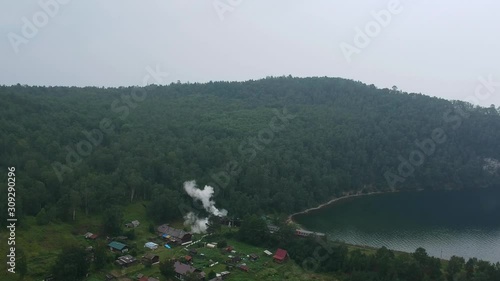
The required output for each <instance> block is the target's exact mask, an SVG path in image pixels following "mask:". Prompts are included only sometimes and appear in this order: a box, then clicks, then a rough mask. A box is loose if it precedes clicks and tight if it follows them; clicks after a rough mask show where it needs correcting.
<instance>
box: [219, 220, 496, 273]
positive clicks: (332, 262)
mask: <svg viewBox="0 0 500 281" xmlns="http://www.w3.org/2000/svg"><path fill="white" fill-rule="evenodd" d="M278 225H279V226H280V229H279V231H277V232H275V233H273V234H271V233H270V232H269V231H268V229H267V224H266V222H265V221H264V220H262V219H261V218H259V217H257V216H250V217H247V218H245V220H244V221H243V223H242V226H241V228H240V229H239V231H238V233H237V235H236V237H235V238H237V239H239V240H241V241H242V242H245V243H249V244H252V245H254V246H260V247H269V248H272V249H274V248H277V247H279V248H283V249H286V250H287V251H288V253H289V255H290V258H291V259H293V261H294V262H296V263H297V264H298V265H300V266H301V268H302V270H304V271H309V272H317V273H318V272H319V273H322V272H324V273H333V274H334V275H335V276H336V277H338V278H339V279H340V280H346V281H375V280H376V281H424V280H429V281H431V280H432V281H445V280H446V281H479V280H481V281H493V280H500V263H498V262H497V263H496V264H492V263H490V262H487V261H482V260H477V259H476V258H471V259H469V260H467V261H465V259H464V258H461V257H456V256H453V257H451V259H450V260H449V261H447V262H444V261H441V260H440V259H438V258H435V257H431V256H429V255H428V254H427V252H426V250H425V249H423V248H418V249H416V250H415V252H414V253H411V254H410V253H395V252H393V251H391V250H389V249H387V248H385V247H382V248H380V249H378V250H376V251H375V252H373V253H370V252H369V253H367V251H364V250H360V249H354V250H349V249H348V247H347V246H346V245H345V244H342V243H337V242H331V241H327V240H326V239H324V238H312V237H308V238H299V237H295V236H294V234H293V229H291V227H290V226H289V225H287V224H278ZM227 235H231V234H227Z"/></svg>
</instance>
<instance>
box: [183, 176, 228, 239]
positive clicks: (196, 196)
mask: <svg viewBox="0 0 500 281" xmlns="http://www.w3.org/2000/svg"><path fill="white" fill-rule="evenodd" d="M184 190H185V191H186V193H187V194H188V195H189V196H191V198H193V200H195V201H196V200H200V202H201V204H202V205H203V208H204V209H205V210H206V211H207V212H208V213H210V214H211V215H214V216H219V217H220V216H226V215H227V211H226V210H224V209H221V210H219V209H217V207H215V201H213V200H212V196H213V194H214V188H213V187H211V186H209V185H205V187H204V188H203V189H199V188H198V187H197V186H196V181H194V180H193V181H186V182H184ZM207 223H208V218H199V217H198V216H197V215H196V214H195V213H193V212H189V213H188V214H186V215H185V216H184V225H185V226H190V227H191V232H193V233H205V232H206V231H207V228H208V226H207Z"/></svg>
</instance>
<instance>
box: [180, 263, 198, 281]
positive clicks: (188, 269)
mask: <svg viewBox="0 0 500 281" xmlns="http://www.w3.org/2000/svg"><path fill="white" fill-rule="evenodd" d="M174 271H175V277H176V278H177V279H179V280H184V278H185V276H186V274H189V273H197V274H198V276H199V277H200V279H199V280H205V273H204V272H203V271H201V270H199V269H197V268H194V267H192V266H190V265H189V264H185V263H181V262H178V261H176V262H175V263H174Z"/></svg>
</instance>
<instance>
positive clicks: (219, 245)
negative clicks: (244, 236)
mask: <svg viewBox="0 0 500 281" xmlns="http://www.w3.org/2000/svg"><path fill="white" fill-rule="evenodd" d="M225 247H227V241H226V240H220V241H219V242H217V248H225Z"/></svg>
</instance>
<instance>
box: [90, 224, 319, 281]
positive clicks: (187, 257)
mask: <svg viewBox="0 0 500 281" xmlns="http://www.w3.org/2000/svg"><path fill="white" fill-rule="evenodd" d="M124 226H125V227H126V229H130V230H133V231H134V232H135V233H138V234H140V235H137V237H135V238H134V239H129V238H128V237H127V236H117V237H101V236H100V235H99V234H95V233H91V232H87V233H85V234H83V235H82V238H83V239H85V240H86V241H87V243H88V247H87V251H88V252H89V253H92V252H93V251H94V247H98V245H100V246H101V247H102V246H103V245H105V247H107V249H106V251H107V253H108V255H111V256H113V257H114V262H113V265H112V266H108V267H107V268H106V270H105V271H102V274H101V276H99V277H95V278H93V279H89V280H92V281H94V280H106V281H110V280H119V281H130V280H138V281H161V280H169V279H165V276H163V275H162V274H161V272H160V262H164V261H166V260H168V261H171V264H172V266H173V273H174V274H175V276H173V277H174V278H175V279H177V280H203V281H217V280H241V279H242V278H245V277H246V278H249V277H250V276H253V277H255V276H257V275H258V274H261V275H262V274H263V275H273V274H278V273H279V272H280V271H281V270H287V269H286V267H287V266H291V265H288V264H289V259H290V256H289V253H288V251H287V250H286V249H281V248H276V249H262V248H258V247H252V246H250V245H247V244H244V243H241V242H238V241H237V240H233V239H221V238H220V235H219V234H220V233H215V234H214V233H210V234H194V233H191V232H188V231H186V230H185V229H181V228H180V227H179V228H176V227H174V226H171V225H169V224H161V225H158V226H156V227H155V228H154V233H151V232H153V231H151V230H152V229H151V226H150V227H149V229H148V226H145V225H142V224H141V223H140V221H138V220H132V221H130V222H127V223H126V224H125V225H124ZM267 228H268V231H269V233H274V232H276V231H278V230H279V227H278V226H276V225H273V224H268V225H267ZM146 229H148V230H147V231H146ZM236 229H237V227H235V226H234V225H233V226H231V224H229V226H224V228H223V229H222V230H221V231H222V232H224V231H226V232H234V231H236ZM295 235H296V236H298V237H308V236H311V235H313V236H318V237H323V236H324V235H325V234H323V233H315V232H311V231H306V230H303V229H296V230H295ZM290 264H293V262H290ZM172 280H173V279H172Z"/></svg>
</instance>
